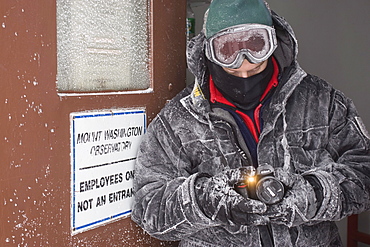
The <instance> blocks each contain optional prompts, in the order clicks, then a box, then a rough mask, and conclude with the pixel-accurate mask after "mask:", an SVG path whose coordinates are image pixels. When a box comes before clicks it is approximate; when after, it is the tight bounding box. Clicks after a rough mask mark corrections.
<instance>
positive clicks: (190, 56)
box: [186, 11, 298, 87]
mask: <svg viewBox="0 0 370 247" xmlns="http://www.w3.org/2000/svg"><path fill="white" fill-rule="evenodd" d="M271 12H272V19H273V24H274V27H275V31H276V36H277V40H278V47H277V48H276V50H275V52H274V54H273V55H274V56H275V58H276V59H277V61H278V63H279V66H280V71H284V70H285V68H287V67H289V66H290V65H294V63H296V61H297V55H298V43H297V39H296V37H295V34H294V32H293V29H292V27H291V26H290V25H289V23H288V22H287V21H286V20H285V19H284V18H283V17H281V16H279V15H277V14H276V13H275V12H274V11H271ZM206 16H207V13H206V14H205V19H207V18H206ZM204 26H205V25H204ZM205 39H206V37H205V28H204V27H203V30H202V31H201V32H200V33H199V34H198V35H197V36H195V37H194V38H193V39H192V40H190V41H189V43H188V46H187V52H186V53H187V63H188V68H189V70H190V71H191V72H192V73H193V74H194V76H195V78H196V84H198V85H196V86H200V87H203V86H204V84H205V83H206V80H204V79H205V78H203V77H204V75H205V71H206V57H205V54H204V42H205Z"/></svg>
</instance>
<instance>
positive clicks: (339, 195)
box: [306, 91, 370, 221]
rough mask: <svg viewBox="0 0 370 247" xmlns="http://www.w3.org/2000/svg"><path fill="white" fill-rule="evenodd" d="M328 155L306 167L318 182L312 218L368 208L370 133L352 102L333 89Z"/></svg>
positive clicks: (335, 217)
mask: <svg viewBox="0 0 370 247" xmlns="http://www.w3.org/2000/svg"><path fill="white" fill-rule="evenodd" d="M329 132H330V134H329V141H328V145H327V147H326V149H327V151H328V152H329V153H330V156H331V157H328V158H327V159H326V160H325V161H323V163H322V164H320V165H319V166H318V168H316V169H314V170H311V171H308V172H307V173H306V175H314V176H315V177H316V178H317V179H318V180H319V181H320V184H321V188H322V202H321V205H320V207H319V209H318V211H317V214H316V216H315V218H314V220H315V219H316V220H318V221H325V220H340V219H342V218H344V217H346V216H349V215H351V214H358V213H361V212H364V211H367V210H369V209H370V137H369V134H368V132H367V130H366V128H365V126H364V124H363V122H362V121H361V118H360V117H359V116H358V113H357V111H356V109H355V106H354V104H353V102H352V101H351V100H350V99H348V98H346V97H345V96H344V95H343V94H342V93H340V92H338V91H334V94H333V101H332V105H331V109H330V122H329Z"/></svg>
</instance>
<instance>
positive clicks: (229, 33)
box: [205, 24, 277, 69]
mask: <svg viewBox="0 0 370 247" xmlns="http://www.w3.org/2000/svg"><path fill="white" fill-rule="evenodd" d="M276 47H277V41H276V34H275V29H274V28H273V27H270V26H266V25H261V24H242V25H237V26H233V27H230V28H226V29H224V30H221V31H220V32H218V33H216V34H215V35H213V36H212V37H210V38H209V39H207V40H206V43H205V53H206V56H207V58H208V59H209V60H210V61H211V62H214V63H216V64H218V65H220V66H221V67H226V68H231V69H237V68H239V67H240V66H241V65H242V63H243V60H244V58H246V59H247V60H248V61H249V62H251V63H254V64H255V63H260V62H263V61H265V60H266V59H268V58H269V57H270V56H271V55H272V53H273V52H274V51H275V49H276Z"/></svg>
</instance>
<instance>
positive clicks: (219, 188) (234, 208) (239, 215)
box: [195, 168, 268, 225]
mask: <svg viewBox="0 0 370 247" xmlns="http://www.w3.org/2000/svg"><path fill="white" fill-rule="evenodd" d="M251 172H252V171H251V170H250V169H248V168H238V169H231V170H227V171H224V172H222V173H219V174H217V175H215V176H213V177H208V176H203V177H199V178H198V179H197V181H196V183H195V193H196V197H197V201H198V205H199V208H200V209H201V210H202V211H203V213H204V214H205V215H206V216H207V217H209V218H211V219H212V220H216V221H219V222H220V223H223V224H230V225H235V224H237V225H263V224H266V223H267V222H268V218H267V217H263V216H261V215H259V214H261V213H264V212H265V211H266V205H265V204H264V203H262V202H260V201H256V200H252V199H248V198H244V197H243V196H241V195H240V194H238V193H237V192H236V191H235V190H234V185H235V183H237V182H239V181H241V180H242V179H243V178H244V177H245V176H246V175H249V174H250V173H251Z"/></svg>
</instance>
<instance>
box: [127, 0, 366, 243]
mask: <svg viewBox="0 0 370 247" xmlns="http://www.w3.org/2000/svg"><path fill="white" fill-rule="evenodd" d="M296 59H297V42H296V38H295V36H294V33H293V31H292V29H291V27H290V26H289V24H288V23H287V22H286V21H285V20H284V19H283V18H281V17H280V16H278V15H277V14H275V13H274V12H270V10H269V9H268V7H267V4H266V3H264V2H263V1H262V0H213V2H212V3H211V4H210V7H209V10H208V11H207V13H206V16H205V25H204V29H203V31H202V32H201V33H200V34H199V35H198V36H196V37H195V38H193V39H192V41H191V42H190V43H189V45H188V66H189V69H190V70H191V71H192V72H193V74H194V75H195V77H196V81H195V84H194V87H193V89H192V90H191V88H187V89H185V90H184V91H182V92H181V93H180V94H179V95H177V96H176V97H175V98H174V99H173V100H172V101H171V102H170V103H169V104H167V105H166V107H165V108H164V109H163V110H162V111H161V112H160V113H159V114H158V116H157V117H156V118H155V119H154V120H153V121H152V123H151V124H150V126H149V128H148V132H147V134H146V136H145V137H144V139H143V141H142V145H141V147H140V150H139V154H138V160H137V164H136V172H135V183H134V187H135V190H136V195H135V196H136V198H135V203H134V206H133V213H132V219H133V220H134V221H135V222H137V223H138V224H139V225H140V226H141V227H142V228H143V229H145V230H146V231H147V232H148V233H149V234H151V235H152V236H154V237H156V238H158V239H162V240H168V241H170V240H172V241H177V240H180V246H202V247H203V246H342V244H341V240H340V237H339V233H338V229H337V228H336V225H335V223H334V221H336V220H340V219H342V218H344V217H346V216H349V215H351V214H357V213H361V212H363V211H366V210H368V209H369V208H370V199H369V196H370V151H369V150H370V140H369V135H368V133H367V131H366V129H365V128H364V125H363V123H362V121H361V118H360V117H359V116H358V114H357V111H356V109H355V107H354V105H353V103H352V101H351V100H350V99H348V98H347V97H345V96H344V95H343V94H342V93H341V92H339V91H337V90H335V89H334V88H333V87H332V86H331V85H329V84H328V83H327V82H325V81H324V80H322V79H320V78H318V77H315V76H312V75H309V74H307V73H306V72H305V71H304V70H303V69H302V68H300V66H299V64H298V63H297V60H296ZM265 171H267V176H266V175H264V174H265V173H264V172H265ZM256 174H257V175H259V177H258V179H259V181H260V182H262V181H268V183H265V184H263V185H262V183H260V182H259V184H257V185H255V182H248V181H245V178H255V175H256Z"/></svg>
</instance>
